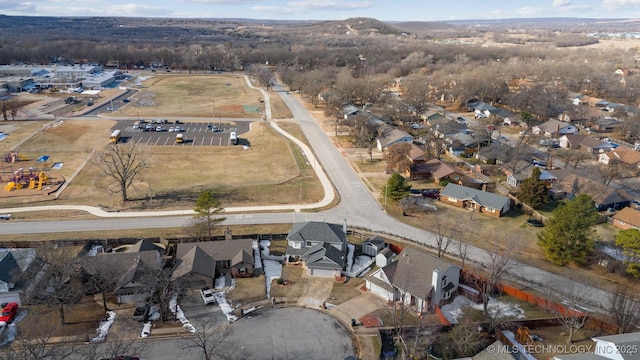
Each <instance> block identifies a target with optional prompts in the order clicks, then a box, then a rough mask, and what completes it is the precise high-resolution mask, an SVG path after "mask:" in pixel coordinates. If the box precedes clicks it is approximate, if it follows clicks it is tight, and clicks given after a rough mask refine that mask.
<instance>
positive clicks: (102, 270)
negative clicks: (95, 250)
mask: <svg viewBox="0 0 640 360" xmlns="http://www.w3.org/2000/svg"><path fill="white" fill-rule="evenodd" d="M83 260H84V261H83V262H82V269H83V270H84V277H83V280H84V285H85V286H86V287H87V290H88V291H89V293H96V292H97V293H100V294H101V295H102V307H103V308H104V311H109V308H108V307H107V293H109V292H111V291H112V290H113V288H114V287H115V285H116V283H117V281H118V277H119V275H120V274H121V271H120V269H119V265H117V264H115V263H113V262H110V261H107V257H106V256H100V255H97V256H91V257H87V258H85V259H83Z"/></svg>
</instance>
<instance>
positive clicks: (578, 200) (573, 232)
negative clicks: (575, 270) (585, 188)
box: [538, 194, 597, 265]
mask: <svg viewBox="0 0 640 360" xmlns="http://www.w3.org/2000/svg"><path fill="white" fill-rule="evenodd" d="M596 217H597V211H596V207H595V204H594V202H593V200H591V197H590V196H589V195H586V194H580V195H578V196H576V197H575V198H574V199H573V200H570V201H567V202H565V203H562V204H560V205H559V206H558V207H557V208H556V209H555V210H554V211H553V213H552V214H551V217H550V218H549V220H548V221H547V222H545V229H544V230H543V231H541V232H540V233H538V245H540V246H541V247H542V248H543V249H544V253H545V256H546V258H547V259H548V260H550V261H551V262H553V263H554V264H556V265H566V264H567V263H569V262H571V261H573V262H575V263H576V264H578V265H584V264H585V262H586V260H587V257H588V256H589V255H590V254H591V251H592V250H593V246H594V236H595V230H594V229H593V227H594V226H595V224H596Z"/></svg>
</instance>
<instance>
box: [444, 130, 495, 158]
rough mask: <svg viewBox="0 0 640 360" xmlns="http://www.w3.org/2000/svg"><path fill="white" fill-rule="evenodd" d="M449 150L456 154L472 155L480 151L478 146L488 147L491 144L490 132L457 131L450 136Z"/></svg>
mask: <svg viewBox="0 0 640 360" xmlns="http://www.w3.org/2000/svg"><path fill="white" fill-rule="evenodd" d="M448 142H450V144H449V151H450V152H451V153H452V154H455V155H462V154H465V155H471V154H473V153H475V152H477V151H478V148H483V147H487V146H489V145H490V144H491V137H489V135H488V134H474V133H472V132H468V131H467V132H465V133H457V134H454V135H453V136H451V137H449V138H448Z"/></svg>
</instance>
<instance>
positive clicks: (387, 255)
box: [378, 248, 395, 259]
mask: <svg viewBox="0 0 640 360" xmlns="http://www.w3.org/2000/svg"><path fill="white" fill-rule="evenodd" d="M378 255H382V256H384V257H385V258H387V259H391V258H392V257H393V255H395V254H394V253H393V251H391V249H389V248H384V249H382V250H381V251H380V252H379V253H378Z"/></svg>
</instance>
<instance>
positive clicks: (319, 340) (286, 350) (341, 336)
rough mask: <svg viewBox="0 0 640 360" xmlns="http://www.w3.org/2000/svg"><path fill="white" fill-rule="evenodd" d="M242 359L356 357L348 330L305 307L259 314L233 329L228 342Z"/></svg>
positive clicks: (318, 359)
mask: <svg viewBox="0 0 640 360" xmlns="http://www.w3.org/2000/svg"><path fill="white" fill-rule="evenodd" d="M226 342H227V343H228V344H233V346H234V347H236V350H237V355H238V358H243V359H307V360H314V359H317V360H325V359H344V358H345V357H347V356H349V355H355V353H354V346H353V340H352V339H351V334H350V332H349V330H348V329H347V328H346V327H345V326H344V325H343V324H341V323H340V322H339V321H338V320H336V319H334V318H333V317H331V316H329V315H327V314H324V313H322V312H320V311H317V310H312V309H305V308H297V307H290V308H276V309H266V310H262V311H257V312H255V313H252V314H251V315H248V316H245V317H243V318H242V319H240V320H238V321H237V322H235V323H234V324H233V325H232V326H231V334H230V335H229V337H228V338H227V339H226Z"/></svg>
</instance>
